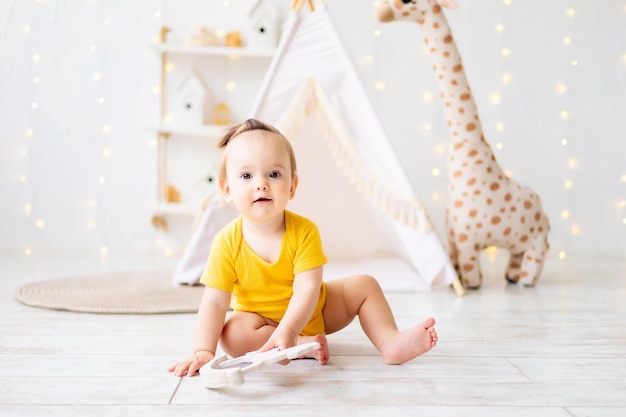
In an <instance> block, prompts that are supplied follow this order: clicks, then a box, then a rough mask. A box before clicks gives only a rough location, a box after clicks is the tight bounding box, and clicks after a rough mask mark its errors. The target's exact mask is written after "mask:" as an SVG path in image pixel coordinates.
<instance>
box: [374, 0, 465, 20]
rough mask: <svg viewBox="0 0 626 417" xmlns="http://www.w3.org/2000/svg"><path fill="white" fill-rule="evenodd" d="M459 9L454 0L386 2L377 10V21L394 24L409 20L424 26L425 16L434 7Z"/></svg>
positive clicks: (388, 0)
mask: <svg viewBox="0 0 626 417" xmlns="http://www.w3.org/2000/svg"><path fill="white" fill-rule="evenodd" d="M439 4H440V5H442V6H444V7H448V8H451V9H455V8H456V7H457V5H456V3H455V2H454V1H453V0H384V1H383V2H382V3H381V4H380V5H379V6H378V7H377V8H376V19H377V20H378V21H379V22H392V21H395V20H407V21H410V22H417V23H419V24H422V23H423V22H424V14H425V13H426V11H427V9H428V8H431V7H433V6H436V7H440V6H439Z"/></svg>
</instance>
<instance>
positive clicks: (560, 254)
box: [559, 251, 567, 260]
mask: <svg viewBox="0 0 626 417" xmlns="http://www.w3.org/2000/svg"><path fill="white" fill-rule="evenodd" d="M566 257H567V253H565V251H560V252H559V259H560V260H563V259H565V258H566Z"/></svg>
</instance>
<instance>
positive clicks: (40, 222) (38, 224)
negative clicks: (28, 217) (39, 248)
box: [35, 219, 46, 229]
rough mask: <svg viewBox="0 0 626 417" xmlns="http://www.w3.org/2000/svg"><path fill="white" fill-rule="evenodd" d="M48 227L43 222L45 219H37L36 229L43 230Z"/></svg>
mask: <svg viewBox="0 0 626 417" xmlns="http://www.w3.org/2000/svg"><path fill="white" fill-rule="evenodd" d="M45 225H46V223H45V222H44V221H43V219H37V220H36V221H35V227H36V228H37V229H43V227H44V226H45Z"/></svg>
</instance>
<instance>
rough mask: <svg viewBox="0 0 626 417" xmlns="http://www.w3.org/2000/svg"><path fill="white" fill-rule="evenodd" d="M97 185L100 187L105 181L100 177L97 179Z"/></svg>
mask: <svg viewBox="0 0 626 417" xmlns="http://www.w3.org/2000/svg"><path fill="white" fill-rule="evenodd" d="M98 183H99V184H101V185H102V184H104V183H105V179H104V177H103V176H102V175H101V176H99V177H98Z"/></svg>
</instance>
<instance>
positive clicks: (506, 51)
mask: <svg viewBox="0 0 626 417" xmlns="http://www.w3.org/2000/svg"><path fill="white" fill-rule="evenodd" d="M502 56H504V57H509V56H511V50H510V49H509V48H502Z"/></svg>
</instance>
